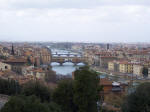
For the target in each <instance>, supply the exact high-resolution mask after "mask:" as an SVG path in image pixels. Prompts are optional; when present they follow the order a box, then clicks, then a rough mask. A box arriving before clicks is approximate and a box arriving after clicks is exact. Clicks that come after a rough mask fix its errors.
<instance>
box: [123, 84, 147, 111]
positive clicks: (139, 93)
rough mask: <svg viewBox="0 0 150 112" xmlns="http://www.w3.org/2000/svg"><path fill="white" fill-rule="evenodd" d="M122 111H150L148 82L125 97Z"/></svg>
mask: <svg viewBox="0 0 150 112" xmlns="http://www.w3.org/2000/svg"><path fill="white" fill-rule="evenodd" d="M122 112H150V83H149V82H146V83H143V84H141V85H140V86H138V87H137V89H136V90H135V92H133V93H131V94H130V95H128V96H127V98H126V99H125V101H124V103H123V105H122Z"/></svg>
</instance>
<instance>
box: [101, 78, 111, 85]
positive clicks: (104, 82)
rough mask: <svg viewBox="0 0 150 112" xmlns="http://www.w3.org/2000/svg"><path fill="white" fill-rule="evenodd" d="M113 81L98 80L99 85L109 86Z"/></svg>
mask: <svg viewBox="0 0 150 112" xmlns="http://www.w3.org/2000/svg"><path fill="white" fill-rule="evenodd" d="M112 83H113V81H110V80H108V79H107V78H102V79H100V85H103V86H111V85H112Z"/></svg>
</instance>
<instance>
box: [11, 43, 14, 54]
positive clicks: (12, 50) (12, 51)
mask: <svg viewBox="0 0 150 112" xmlns="http://www.w3.org/2000/svg"><path fill="white" fill-rule="evenodd" d="M11 55H15V51H14V46H13V44H12V47H11Z"/></svg>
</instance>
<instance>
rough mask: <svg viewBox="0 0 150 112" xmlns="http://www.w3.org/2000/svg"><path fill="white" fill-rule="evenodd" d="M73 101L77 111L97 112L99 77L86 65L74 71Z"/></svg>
mask: <svg viewBox="0 0 150 112" xmlns="http://www.w3.org/2000/svg"><path fill="white" fill-rule="evenodd" d="M74 76H75V79H74V102H75V104H76V105H77V106H78V108H79V111H78V112H97V102H98V101H99V100H100V97H99V92H100V86H99V77H98V75H97V73H96V72H94V71H92V70H90V69H89V68H88V67H81V68H79V69H77V70H76V71H75V73H74Z"/></svg>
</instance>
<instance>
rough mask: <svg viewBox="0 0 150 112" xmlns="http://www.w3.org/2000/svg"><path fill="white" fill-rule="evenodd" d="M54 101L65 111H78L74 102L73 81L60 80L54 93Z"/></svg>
mask: <svg viewBox="0 0 150 112" xmlns="http://www.w3.org/2000/svg"><path fill="white" fill-rule="evenodd" d="M53 101H54V102H55V103H57V104H58V105H60V106H61V108H62V110H63V111H64V112H76V106H75V104H74V102H73V81H72V80H63V81H60V82H59V84H58V87H57V88H56V89H55V91H54V93H53Z"/></svg>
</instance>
